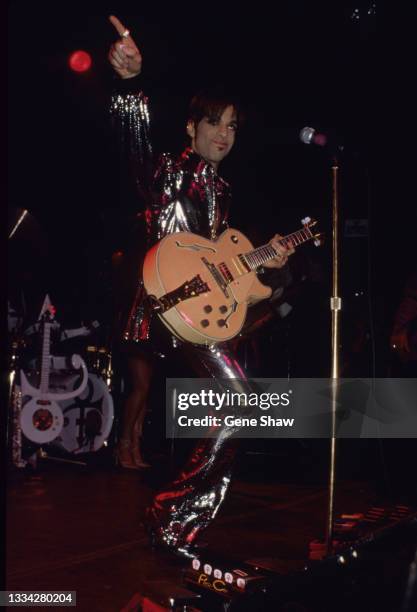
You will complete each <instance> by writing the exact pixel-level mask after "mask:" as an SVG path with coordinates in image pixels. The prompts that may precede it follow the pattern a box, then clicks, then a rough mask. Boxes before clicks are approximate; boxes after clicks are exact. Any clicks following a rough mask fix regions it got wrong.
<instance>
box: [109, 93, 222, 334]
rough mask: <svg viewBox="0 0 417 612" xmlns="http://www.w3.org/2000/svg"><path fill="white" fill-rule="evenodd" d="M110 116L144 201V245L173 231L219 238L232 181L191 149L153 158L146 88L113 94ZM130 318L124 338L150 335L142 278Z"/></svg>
mask: <svg viewBox="0 0 417 612" xmlns="http://www.w3.org/2000/svg"><path fill="white" fill-rule="evenodd" d="M111 114H112V118H113V123H114V125H115V128H116V129H117V131H118V132H119V136H120V139H121V142H122V145H123V149H124V150H125V151H126V152H127V155H128V158H129V160H130V163H131V165H132V169H133V173H134V178H135V181H136V187H137V189H138V193H139V196H140V199H141V200H142V201H143V203H144V208H145V220H146V226H147V239H148V244H147V245H146V248H150V247H151V246H152V245H153V244H155V243H156V242H158V241H159V240H161V239H162V238H163V237H164V236H166V235H167V234H170V233H173V232H179V231H190V232H193V233H196V234H200V235H202V236H205V237H206V238H209V239H215V238H216V237H217V236H218V235H219V234H220V233H221V232H222V231H224V230H225V229H226V228H227V217H228V210H229V205H230V201H231V191H230V187H229V185H228V184H227V183H226V182H225V181H224V180H223V179H222V178H221V177H220V176H219V175H218V174H217V173H216V172H215V171H214V169H213V167H212V166H211V165H210V164H208V163H207V162H206V161H205V160H204V159H202V158H201V157H200V156H199V155H197V154H196V153H194V152H193V151H192V150H191V149H189V148H187V149H186V150H185V151H184V152H183V153H182V154H181V155H180V156H179V157H174V156H173V155H171V154H169V153H164V154H162V155H161V156H159V158H158V159H157V161H156V162H155V161H154V156H153V151H152V143H151V137H150V131H151V130H150V128H151V126H150V115H149V106H148V99H147V97H146V96H145V95H144V94H143V93H142V92H139V93H137V94H132V93H125V94H124V93H117V94H115V95H113V97H112V103H111ZM127 319H128V320H127V323H126V325H125V326H124V333H123V338H124V340H132V341H134V342H139V341H146V340H149V339H150V325H151V320H152V313H151V311H150V308H149V306H148V303H147V300H146V294H145V290H144V287H143V281H142V279H141V278H138V285H137V290H136V295H135V298H134V301H133V305H132V307H131V308H130V311H129V314H128V317H127Z"/></svg>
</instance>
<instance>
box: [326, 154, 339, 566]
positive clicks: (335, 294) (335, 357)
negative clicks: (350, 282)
mask: <svg viewBox="0 0 417 612" xmlns="http://www.w3.org/2000/svg"><path fill="white" fill-rule="evenodd" d="M338 172H339V163H338V160H337V157H336V156H335V157H334V158H333V163H332V217H333V220H332V221H333V231H332V259H333V262H332V265H333V283H332V285H333V286H332V297H331V298H330V310H331V313H332V339H331V342H332V352H331V355H332V371H331V379H332V387H331V415H332V416H331V419H332V427H331V439H330V472H329V487H328V510H327V525H326V541H325V542H326V552H327V554H328V555H330V554H332V552H333V523H334V493H335V474H336V410H337V386H338V379H339V345H340V342H339V337H340V329H339V314H340V310H341V308H342V300H341V298H340V296H339V202H338Z"/></svg>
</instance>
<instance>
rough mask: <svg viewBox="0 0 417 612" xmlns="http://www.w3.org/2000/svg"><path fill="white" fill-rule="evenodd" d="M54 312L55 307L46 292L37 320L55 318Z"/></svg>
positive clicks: (51, 319)
mask: <svg viewBox="0 0 417 612" xmlns="http://www.w3.org/2000/svg"><path fill="white" fill-rule="evenodd" d="M55 313H56V308H55V306H54V305H53V304H52V303H51V300H50V299H49V295H48V294H46V296H45V300H44V302H43V305H42V308H41V312H40V315H39V319H38V320H39V321H41V320H43V321H53V319H54V318H55Z"/></svg>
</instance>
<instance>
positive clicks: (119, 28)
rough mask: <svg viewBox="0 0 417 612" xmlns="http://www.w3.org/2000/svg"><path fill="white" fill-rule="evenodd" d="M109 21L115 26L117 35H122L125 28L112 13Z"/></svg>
mask: <svg viewBox="0 0 417 612" xmlns="http://www.w3.org/2000/svg"><path fill="white" fill-rule="evenodd" d="M109 21H110V23H111V24H112V25H113V26H114V27H115V28H116V30H117V33H118V35H119V36H122V35H123V34H124V32H126V30H127V28H126V27H125V26H124V25H123V23H122V22H121V21H120V20H119V19H117V17H115V16H114V15H110V17H109ZM127 38H129V37H127Z"/></svg>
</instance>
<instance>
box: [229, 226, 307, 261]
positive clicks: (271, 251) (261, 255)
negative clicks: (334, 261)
mask: <svg viewBox="0 0 417 612" xmlns="http://www.w3.org/2000/svg"><path fill="white" fill-rule="evenodd" d="M312 238H314V236H313V233H312V232H311V230H310V228H309V227H305V228H303V229H301V230H298V231H297V232H293V233H292V234H288V236H284V238H281V239H280V240H278V241H277V242H278V243H279V244H281V245H283V246H285V247H288V246H291V247H293V248H295V247H296V246H298V245H299V244H302V243H303V242H307V240H311V239H312ZM277 254H278V252H277V250H276V249H275V248H274V247H273V246H272V244H264V245H263V246H261V247H258V248H257V249H254V250H253V251H249V252H248V253H244V254H242V255H240V257H241V258H243V259H244V261H245V262H246V264H247V265H248V267H249V268H250V269H251V270H256V268H259V266H262V265H263V264H265V263H267V262H268V261H270V260H271V259H273V258H274V257H276V255H277Z"/></svg>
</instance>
